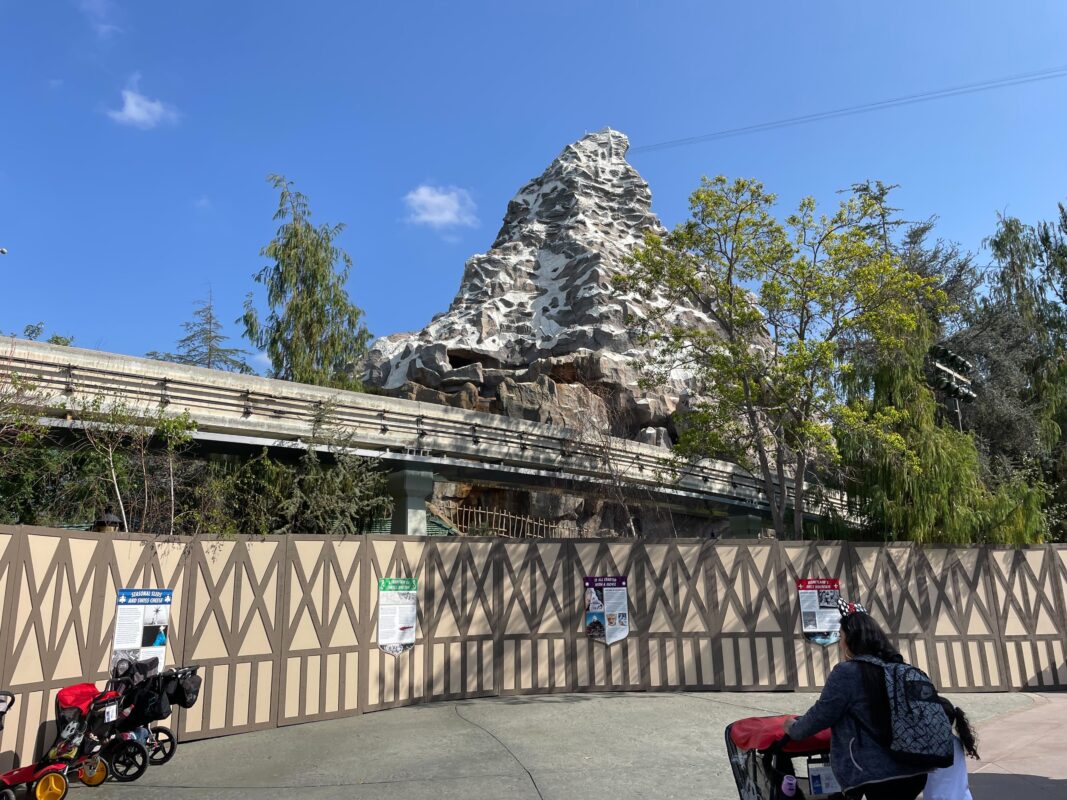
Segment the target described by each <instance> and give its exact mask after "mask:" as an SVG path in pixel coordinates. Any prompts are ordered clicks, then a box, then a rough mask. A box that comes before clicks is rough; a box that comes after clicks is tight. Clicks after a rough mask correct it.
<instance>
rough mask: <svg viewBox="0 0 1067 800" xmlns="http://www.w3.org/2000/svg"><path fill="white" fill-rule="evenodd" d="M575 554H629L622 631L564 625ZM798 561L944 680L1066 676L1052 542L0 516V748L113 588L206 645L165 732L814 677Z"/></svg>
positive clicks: (986, 685) (1065, 624)
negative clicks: (384, 531)
mask: <svg viewBox="0 0 1067 800" xmlns="http://www.w3.org/2000/svg"><path fill="white" fill-rule="evenodd" d="M585 575H627V576H628V577H629V585H630V603H631V628H632V630H631V633H630V636H629V638H627V639H625V640H624V641H622V642H619V643H616V644H614V645H611V646H610V647H605V646H604V645H601V644H596V643H593V642H590V641H589V640H588V639H587V638H586V637H585V634H584V632H583V630H582V618H581V613H580V599H581V594H582V590H581V586H582V578H583V576H585ZM380 577H415V578H418V580H419V584H418V585H419V618H418V631H417V643H416V645H415V647H414V649H412V650H411V651H409V652H407V653H405V654H403V655H401V656H400V657H398V658H394V657H393V656H390V655H386V654H384V653H382V652H381V651H380V650H379V649H378V647H377V643H376V636H377V633H376V630H375V627H376V626H375V622H376V619H377V606H376V598H377V580H378V578H380ZM797 577H837V578H840V579H841V581H842V593H843V594H844V596H845V597H847V598H849V599H853V600H856V601H859V602H862V603H864V604H865V605H866V606H867V607H868V608H869V609H870V611H871V613H872V614H873V615H874V616H875V618H876V619H878V620H879V621H880V622H881V623H882V624H883V625H885V626H886V628H887V630H889V631H891V632H892V633H893V636H894V638H895V640H896V642H897V644H898V646H899V647H900V649H901V651H902V652H903V653H904V655H905V657H906V658H908V659H909V660H910V661H912V662H913V663H915V664H916V665H918V666H920V667H922V668H923V669H925V670H926V671H928V672H929V673H930V675H931V677H932V678H933V679H934V681H935V682H936V683H937V684H938V685H939V686H940V687H942V688H943V689H945V690H952V691H1004V690H1009V689H1023V688H1033V689H1048V688H1067V664H1065V662H1064V657H1065V648H1067V609H1065V606H1064V602H1065V595H1067V546H1061V545H1051V546H1045V547H1035V548H1028V549H1002V548H985V547H963V548H953V547H936V548H933V547H931V548H920V547H915V546H912V545H907V544H895V545H885V546H883V545H865V544H851V543H840V542H811V543H791V542H782V543H777V542H766V541H700V540H681V539H676V540H669V541H637V542H628V541H617V540H556V541H552V540H547V541H546V540H540V541H535V542H531V541H515V540H501V539H489V538H486V539H481V538H469V539H468V538H462V539H445V538H438V537H432V538H425V537H404V536H356V537H349V538H327V537H316V536H277V537H269V538H266V539H254V538H247V537H244V538H240V539H236V540H211V539H197V540H182V541H175V542H170V541H165V540H162V539H159V538H153V537H147V536H134V535H108V534H93V533H81V532H71V531H62V530H52V529H45V528H32V527H0V603H2V611H3V614H2V616H0V688H6V689H10V690H11V691H13V692H15V693H16V694H17V695H18V700H17V704H16V706H15V708H14V710H13V711H12V712H11V713H10V714H8V717H7V720H6V727H5V730H4V731H3V734H2V738H0V769H2V768H6V767H8V766H10V765H11V764H12V763H14V762H16V761H17V760H21V761H22V762H23V763H25V761H26V760H27V759H29V758H31V757H32V755H33V753H34V751H35V750H37V751H39V750H40V748H41V747H42V746H47V745H48V744H50V743H51V740H52V737H53V735H54V730H53V728H52V727H51V726H50V725H49V721H50V720H51V718H52V717H53V715H54V710H53V709H54V701H55V694H56V692H57V691H58V690H59V689H60V688H61V687H63V686H65V685H67V684H71V683H77V682H80V681H81V680H83V679H90V680H102V679H104V678H105V677H106V669H107V663H108V658H109V655H110V649H111V639H112V633H113V631H112V626H113V623H114V608H115V598H116V590H117V589H118V588H120V587H171V588H173V589H174V590H175V596H174V607H173V610H172V614H173V624H172V627H171V632H172V636H171V644H170V658H171V659H172V660H173V662H174V663H185V664H201V665H202V666H203V671H202V674H203V676H204V678H205V683H204V687H203V691H202V694H201V700H200V703H199V704H198V705H197V706H195V707H194V708H193V709H191V710H189V711H182V712H180V713H179V714H177V715H176V716H177V718H176V719H172V720H171V723H172V725H174V726H176V727H177V730H178V732H179V737H180V738H181V739H183V740H189V739H199V738H206V737H210V736H218V735H223V734H230V733H241V732H245V731H253V730H258V729H262V728H271V727H276V726H281V725H292V724H296V723H301V722H308V721H312V720H321V719H330V718H333V717H341V716H349V715H352V714H359V713H364V712H368V711H377V710H380V709H385V708H391V707H395V706H403V705H410V704H413V703H418V702H426V701H432V700H449V699H459V698H468V697H487V696H500V695H517V694H535V693H546V692H581V691H620V690H639V691H640V690H672V689H708V690H746V689H753V690H756V689H758V690H775V689H785V690H800V691H807V690H814V689H817V688H818V687H819V686H820V685H821V684H822V682H823V681H824V680H825V677H826V675H827V674H828V672H829V670H830V669H831V668H832V667H833V665H834V663H835V659H836V657H837V648H836V647H831V648H822V647H818V646H815V645H812V644H810V643H808V642H807V641H806V640H805V639H804V638H803V637H802V636H800V634H799V630H800V626H799V613H800V612H799V608H798V605H797V596H796V592H795V590H794V580H795V579H796V578H797Z"/></svg>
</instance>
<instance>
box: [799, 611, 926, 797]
mask: <svg viewBox="0 0 1067 800" xmlns="http://www.w3.org/2000/svg"><path fill="white" fill-rule="evenodd" d="M841 656H842V661H841V663H840V664H838V665H837V666H836V667H834V669H833V671H832V672H831V673H830V677H829V678H828V679H827V681H826V686H825V687H824V688H823V690H822V694H821V695H820V696H819V699H818V701H817V702H816V703H815V705H814V706H812V707H811V709H810V710H809V711H808V712H807V713H806V714H804V715H803V716H801V717H799V718H797V719H795V720H793V721H792V722H791V723H790V724H789V725H787V726H786V732H787V733H788V734H789V736H790V737H791V738H793V739H806V738H808V737H809V736H814V735H815V734H816V733H818V732H819V731H821V730H825V729H826V728H830V732H831V740H830V767H831V768H832V769H833V771H834V776H835V777H836V778H837V781H838V783H840V784H841V789H842V791H844V793H845V795H846V796H847V797H849V798H853V800H859V798H866V800H915V798H917V797H918V796H919V794H920V793H921V792H922V790H923V787H924V786H925V785H926V773H927V772H928V771H929V768H928V767H922V766H917V765H915V764H908V763H904V762H902V761H900V760H899V759H898V758H897V757H896V756H895V755H894V754H893V753H892V752H890V750H889V743H890V741H891V740H892V732H891V719H890V713H889V695H888V693H887V691H886V680H885V670H884V669H883V668H882V667H880V666H878V665H877V664H871V663H868V662H866V661H853V660H852V658H853V656H874V657H875V658H878V659H881V660H882V661H885V662H888V663H894V662H895V663H903V662H904V659H903V658H902V657H901V655H900V653H898V652H897V650H896V648H895V647H893V645H892V644H891V643H890V642H889V638H888V637H887V636H886V635H885V632H884V631H883V630H882V629H881V628H880V627H879V626H878V623H876V622H875V621H874V620H873V619H871V617H870V616H869V615H868V614H866V613H865V612H863V611H853V612H852V613H847V614H845V615H844V616H843V617H842V619H841Z"/></svg>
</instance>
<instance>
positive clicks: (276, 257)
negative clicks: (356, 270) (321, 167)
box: [242, 175, 371, 389]
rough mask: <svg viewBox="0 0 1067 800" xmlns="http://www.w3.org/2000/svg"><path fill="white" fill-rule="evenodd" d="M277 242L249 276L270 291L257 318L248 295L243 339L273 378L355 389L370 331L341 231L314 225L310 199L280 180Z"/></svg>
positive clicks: (272, 178) (277, 185)
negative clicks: (266, 361)
mask: <svg viewBox="0 0 1067 800" xmlns="http://www.w3.org/2000/svg"><path fill="white" fill-rule="evenodd" d="M269 180H270V182H271V184H272V185H273V186H274V188H276V189H277V190H278V192H279V201H278V210H277V212H276V213H275V215H274V219H275V220H279V221H281V225H280V227H279V228H278V231H277V234H276V235H275V238H274V239H273V240H271V242H270V243H269V244H268V245H267V246H266V247H264V248H263V250H262V251H261V253H260V254H261V255H262V256H264V257H266V258H268V259H270V260H271V261H272V262H273V263H272V264H270V265H268V266H266V267H264V268H263V269H261V270H260V271H259V272H257V273H256V274H255V276H254V279H255V281H256V283H259V284H261V285H262V286H264V287H265V288H266V291H267V305H268V307H269V309H270V310H269V312H268V313H267V315H266V316H265V317H260V314H259V312H258V311H257V310H256V308H255V305H254V302H253V296H252V294H251V293H250V294H249V295H248V298H247V299H246V301H245V313H244V316H243V318H242V319H243V322H244V326H245V334H246V336H247V337H248V340H249V341H250V342H251V343H252V344H253V345H254V346H255V347H257V348H259V349H260V350H263V351H265V352H266V354H267V356H268V357H269V358H270V362H271V374H272V376H273V377H275V378H281V379H283V380H289V381H298V382H300V383H313V384H317V385H320V386H333V387H336V388H342V389H358V388H359V383H358V381H357V379H356V378H355V377H354V376H355V374H356V370H357V367H358V364H359V363H360V361H361V360H362V358H363V356H364V355H365V354H366V352H367V347H368V344H369V342H370V338H371V336H370V332H369V331H368V330H367V328H366V325H365V324H364V322H363V312H362V311H361V310H360V309H359V308H358V307H357V306H355V305H354V304H353V303H352V302H351V300H350V299H349V296H348V292H347V290H346V288H345V284H346V283H347V281H348V277H349V273H350V272H351V269H352V260H351V259H350V258H349V257H348V254H347V253H345V252H344V251H343V250H341V249H340V248H339V247H337V245H336V240H337V238H338V237H339V236H340V234H341V232H342V231H343V230H344V226H343V225H340V224H338V225H326V224H323V225H319V226H315V225H314V224H313V223H312V221H311V210H310V208H309V206H308V200H307V197H305V196H304V195H303V194H301V193H300V192H298V191H296V190H295V189H294V188H293V184H292V183H291V182H290V181H288V180H286V179H285V178H284V177H282V176H281V175H271V176H270V178H269Z"/></svg>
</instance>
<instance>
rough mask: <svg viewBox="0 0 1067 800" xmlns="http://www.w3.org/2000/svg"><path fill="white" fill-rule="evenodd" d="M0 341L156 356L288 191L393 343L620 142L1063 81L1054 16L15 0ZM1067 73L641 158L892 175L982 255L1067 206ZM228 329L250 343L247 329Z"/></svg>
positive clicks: (833, 181) (650, 175)
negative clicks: (574, 162) (298, 196)
mask: <svg viewBox="0 0 1067 800" xmlns="http://www.w3.org/2000/svg"><path fill="white" fill-rule="evenodd" d="M0 37H2V39H0V41H2V42H3V44H2V46H0V246H3V247H6V248H8V249H9V251H10V253H9V254H8V255H7V256H3V257H0V330H4V331H11V330H21V328H22V327H23V325H25V324H26V323H30V322H36V321H39V320H43V321H45V322H46V323H47V325H48V328H49V329H50V330H56V331H59V332H62V333H67V334H73V335H74V336H75V337H76V340H77V343H78V344H81V345H83V346H86V347H97V348H102V349H108V350H115V351H119V352H126V353H133V354H141V353H143V352H145V351H146V350H151V349H167V348H171V347H172V346H173V342H174V340H175V339H176V338H177V337H178V336H179V335H180V333H181V331H180V328H179V325H180V323H181V322H182V321H183V320H186V319H188V318H189V316H190V314H191V311H192V307H193V302H194V301H195V300H197V299H199V298H202V297H203V296H205V294H206V293H207V291H208V287H209V286H210V287H211V289H212V291H213V293H214V295H215V298H216V301H217V303H218V305H219V308H220V312H221V313H222V315H223V317H224V318H225V319H227V320H231V319H235V318H236V317H237V316H238V314H239V313H240V309H241V304H242V301H243V298H244V296H245V294H246V292H248V291H249V290H250V289H252V287H253V284H252V280H251V275H252V273H253V272H255V271H256V270H257V269H258V268H259V267H261V266H262V265H263V263H264V262H263V260H262V259H261V258H260V257H259V256H258V252H259V249H260V248H261V247H262V246H263V245H264V244H265V243H266V242H267V241H268V240H269V239H270V237H271V235H272V234H273V231H274V228H275V224H274V223H273V222H272V220H271V215H272V213H273V211H274V208H275V204H276V197H275V196H274V195H273V193H272V190H271V188H270V187H269V186H268V184H267V182H266V180H265V177H266V175H267V174H268V173H271V172H281V173H284V174H285V175H287V176H289V177H290V178H292V179H293V180H294V181H296V183H297V186H298V188H300V189H301V190H303V191H304V192H305V193H307V194H308V195H309V196H310V198H311V203H312V209H313V211H314V214H315V217H316V218H317V219H318V220H319V221H320V222H323V221H326V222H345V223H346V224H347V225H348V229H347V231H346V232H345V234H344V237H343V241H342V244H343V246H344V247H345V248H346V249H347V250H348V252H349V253H350V254H351V255H352V257H353V259H354V261H355V269H354V270H353V274H352V279H351V283H350V292H351V295H352V297H353V299H354V300H355V302H357V303H358V304H359V305H360V306H362V307H363V308H364V309H365V310H366V312H367V317H368V323H369V325H370V328H371V330H372V331H373V332H374V333H375V334H378V335H383V334H387V333H392V332H396V331H400V330H411V329H416V328H420V327H422V326H423V325H424V324H425V323H426V322H428V321H429V319H430V317H431V316H432V315H433V314H434V313H436V312H438V311H442V310H444V309H445V308H447V306H448V304H449V302H450V301H451V299H452V296H453V295H454V293H455V290H456V288H457V286H458V283H459V279H460V276H461V274H462V269H463V262H464V260H465V259H466V258H467V257H468V256H470V255H471V254H473V253H477V252H483V251H484V250H486V249H488V247H489V245H490V243H491V242H492V240H493V238H494V237H495V234H496V231H497V228H498V226H499V224H500V220H501V217H502V216H503V213H504V209H505V207H506V204H507V201H508V200H509V199H510V198H511V196H512V195H513V194H514V193H515V192H516V190H517V189H518V188H519V187H520V186H521V185H522V184H523V183H524V182H525V181H527V180H529V179H530V178H532V177H534V176H535V175H537V174H539V173H540V172H541V171H542V170H543V169H544V167H545V166H546V165H547V164H548V162H549V161H550V160H551V159H552V158H553V157H554V156H555V155H556V154H557V153H558V152H559V150H560V149H561V148H562V147H563V146H564V145H565V144H567V143H568V142H570V141H572V140H574V139H576V138H578V137H579V136H581V135H582V134H583V133H584V132H585V131H587V130H596V129H599V128H601V127H603V126H605V125H610V126H612V127H614V128H617V129H619V130H622V131H624V132H625V133H627V134H628V135H629V136H630V139H631V143H632V144H633V146H634V147H637V146H640V145H648V144H653V143H657V142H661V141H664V140H669V139H674V138H678V137H684V136H692V135H697V134H702V133H707V132H711V131H716V130H720V129H723V128H731V127H735V126H739V125H747V124H752V123H759V122H765V121H769V120H776V119H781V118H785V117H792V116H796V115H800V114H806V113H812V112H818V111H823V110H828V109H834V108H839V107H843V106H851V105H855V104H860V103H866V102H871V101H877V100H881V99H885V98H889V97H896V96H900V95H905V94H911V93H915V92H922V91H926V90H933V89H940V88H944V87H948V86H954V85H957V84H963V83H969V82H974V81H981V80H985V79H994V78H998V77H1002V76H1006V75H1013V74H1017V73H1023V72H1028V71H1033V70H1040V69H1046V68H1050V67H1056V66H1060V65H1064V64H1067V50H1065V48H1064V46H1063V42H1064V41H1067V4H1064V3H1062V2H1058V1H1057V2H1026V3H994V2H988V1H984V2H973V0H972V1H971V2H937V3H931V2H929V0H927V2H921V3H920V2H896V3H892V4H889V3H855V2H829V1H826V0H818V1H817V2H809V3H796V2H788V3H787V2H781V3H777V2H756V3H712V2H707V0H705V1H704V2H663V3H651V2H631V1H630V0H614V1H613V2H611V3H607V2H603V3H592V2H579V1H578V0H566V1H561V2H555V1H549V0H543V1H542V2H538V3H510V2H504V1H503V0H496V1H495V2H453V3H444V2H441V3H429V2H426V3H420V2H407V3H373V4H372V3H356V2H340V1H336V2H326V1H325V0H302V2H299V3H296V2H292V0H290V1H289V2H275V1H274V0H257V1H256V2H250V1H249V2H236V1H230V2H218V0H213V1H212V2H201V1H200V0H184V2H181V3H163V2H159V0H0ZM1065 141H1067V79H1060V80H1055V81H1046V82H1041V83H1033V84H1028V85H1024V86H1018V87H1013V88H1008V89H1002V90H997V91H992V92H987V93H983V94H974V95H968V96H963V97H956V98H951V99H947V100H940V101H937V102H932V103H922V104H917V105H912V106H907V107H903V108H897V109H892V110H888V111H882V112H874V113H869V114H863V115H857V116H852V117H847V118H844V119H837V120H831V121H825V122H820V123H816V124H810V125H803V126H798V127H790V128H784V129H780V130H775V131H768V132H763V133H758V134H754V135H750V136H744V137H738V138H730V139H723V140H719V141H715V142H709V143H704V144H699V145H695V146H691V147H682V148H675V149H669V150H661V151H655V152H646V153H634V154H633V155H632V156H631V159H630V160H631V162H632V163H633V164H634V165H635V166H636V167H637V169H638V170H639V171H640V172H641V173H642V174H643V175H644V177H645V178H646V179H647V180H648V181H649V183H650V184H651V186H652V191H653V196H654V204H655V208H656V210H657V211H658V213H659V214H660V216H661V217H662V218H663V220H664V221H665V222H666V223H667V224H669V225H673V224H675V223H677V222H679V221H680V220H681V219H683V218H684V216H685V213H686V203H687V200H686V198H687V195H688V193H689V192H690V191H691V190H692V188H693V187H694V186H695V185H696V184H697V182H698V181H699V178H700V176H701V175H703V174H709V175H712V174H718V173H722V174H726V175H730V176H752V177H757V178H759V179H761V180H763V181H764V183H765V184H766V185H767V186H768V188H770V189H771V190H773V191H777V192H778V193H779V194H780V196H781V198H782V206H783V208H782V211H783V214H784V213H785V212H786V211H787V210H788V207H789V206H791V205H792V204H794V203H795V202H796V201H797V200H798V199H799V198H800V197H801V196H803V195H807V194H813V195H815V196H816V197H817V198H819V199H820V200H823V201H827V202H834V201H835V196H834V192H835V191H836V190H838V189H840V188H843V187H847V186H849V185H850V184H852V183H853V182H856V181H860V180H863V179H866V178H878V179H882V180H884V181H887V182H891V183H899V184H902V188H901V189H900V190H899V192H898V196H897V202H896V204H897V205H898V206H900V207H902V208H903V210H904V212H905V213H906V215H907V216H909V217H910V218H914V219H919V218H924V217H927V216H929V215H931V214H937V215H939V217H940V221H941V222H940V227H939V232H940V234H941V236H943V237H944V238H947V239H952V240H955V241H959V242H960V243H962V244H963V245H965V246H967V247H969V248H974V249H977V248H978V247H979V246H980V243H981V240H982V238H983V237H984V236H986V235H988V234H989V232H990V231H991V229H992V227H993V225H994V223H995V219H996V213H997V212H998V211H1006V212H1008V213H1010V214H1014V215H1017V216H1019V217H1021V218H1023V219H1025V220H1036V219H1039V218H1049V217H1051V216H1053V214H1054V213H1055V206H1056V203H1057V202H1058V201H1063V200H1067V151H1065V147H1064V142H1065ZM231 332H232V333H233V334H235V335H237V334H238V328H237V326H236V325H233V326H231Z"/></svg>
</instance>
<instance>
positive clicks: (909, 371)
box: [837, 320, 1046, 544]
mask: <svg viewBox="0 0 1067 800" xmlns="http://www.w3.org/2000/svg"><path fill="white" fill-rule="evenodd" d="M934 338H935V337H934V328H933V327H932V326H931V325H930V324H929V322H928V321H927V320H923V322H922V324H921V325H920V326H919V327H918V328H916V329H915V330H913V331H912V332H911V334H910V335H908V336H907V337H906V339H905V344H904V346H903V347H900V348H898V349H896V350H895V351H894V352H893V353H892V354H888V353H875V355H874V357H873V358H866V359H863V360H857V362H856V363H855V364H854V365H853V369H852V370H851V371H850V373H849V378H848V381H847V384H848V388H849V393H850V397H851V399H852V404H851V405H850V407H849V410H850V413H851V414H852V415H853V416H854V418H855V419H854V420H853V421H852V424H849V425H842V426H840V427H839V428H838V431H837V434H838V441H839V446H840V449H841V453H842V465H843V472H844V474H845V475H846V476H847V479H846V483H845V487H846V488H847V490H848V493H849V498H850V501H851V502H852V503H853V506H854V508H855V509H856V511H857V512H858V513H859V514H860V515H861V517H862V518H863V519H865V520H866V531H867V532H868V533H873V534H874V535H875V536H876V537H878V538H885V539H891V540H910V541H916V542H939V543H952V544H967V543H971V542H1007V543H1011V544H1026V543H1031V542H1037V541H1041V539H1042V538H1043V536H1044V533H1045V529H1046V520H1045V517H1044V514H1043V512H1042V505H1043V503H1044V500H1045V496H1046V490H1045V488H1044V485H1043V484H1042V483H1041V481H1040V480H1036V481H1035V480H1033V476H1025V475H1023V474H1021V473H1013V474H1012V475H1011V476H1010V477H1009V478H1008V480H1006V481H1004V482H1003V483H1002V484H1001V485H999V486H996V485H991V484H990V483H989V482H988V479H987V477H986V476H985V475H984V471H983V468H982V463H981V458H980V455H979V450H978V448H977V447H976V446H975V441H974V438H973V436H972V435H971V434H970V433H963V432H960V431H957V430H956V429H955V427H953V424H952V423H951V422H949V423H948V424H943V423H942V422H940V421H939V419H938V418H939V414H938V407H937V401H936V399H935V397H934V394H933V392H932V391H931V390H930V388H929V386H927V384H926V380H925V375H924V359H925V355H926V351H927V348H928V347H929V346H930V344H931V343H932V342H933V341H934ZM857 420H858V421H860V422H862V423H867V424H857ZM872 430H873V431H877V435H872V433H871V432H872ZM893 437H895V438H896V442H893Z"/></svg>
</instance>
